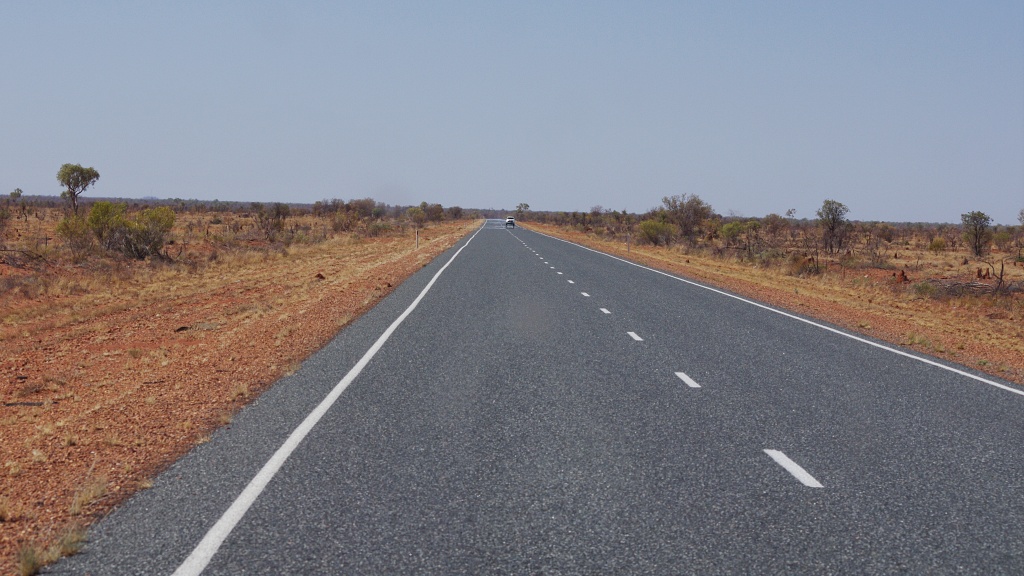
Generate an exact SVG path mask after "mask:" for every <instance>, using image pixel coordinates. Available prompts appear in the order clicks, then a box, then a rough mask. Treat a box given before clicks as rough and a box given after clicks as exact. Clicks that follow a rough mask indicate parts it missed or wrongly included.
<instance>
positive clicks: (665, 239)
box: [638, 220, 679, 246]
mask: <svg viewBox="0 0 1024 576" xmlns="http://www.w3.org/2000/svg"><path fill="white" fill-rule="evenodd" d="M638 227H639V228H640V235H639V238H640V240H643V241H645V242H650V243H651V244H654V245H655V246H668V245H669V244H670V243H671V242H672V239H673V238H674V237H675V236H676V235H677V234H678V230H679V229H678V227H677V226H675V225H674V224H669V223H668V222H659V221H658V220H644V221H643V222H641V223H640V224H639V225H638Z"/></svg>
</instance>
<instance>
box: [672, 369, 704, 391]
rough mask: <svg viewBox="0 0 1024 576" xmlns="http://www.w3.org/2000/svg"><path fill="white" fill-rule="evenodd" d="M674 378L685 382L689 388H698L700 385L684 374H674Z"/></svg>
mask: <svg viewBox="0 0 1024 576" xmlns="http://www.w3.org/2000/svg"><path fill="white" fill-rule="evenodd" d="M676 376H678V377H679V379H680V380H682V381H683V382H686V385H687V386H689V387H690V388H700V384H697V383H696V382H694V381H693V378H690V377H689V376H687V375H686V374H685V373H683V372H676Z"/></svg>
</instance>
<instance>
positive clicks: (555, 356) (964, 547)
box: [45, 220, 1024, 576]
mask: <svg viewBox="0 0 1024 576" xmlns="http://www.w3.org/2000/svg"><path fill="white" fill-rule="evenodd" d="M1020 392H1021V389H1020V388H1018V387H1016V386H1014V385H1012V384H1010V383H1008V382H1004V381H1000V380H997V379H994V378H993V377H991V376H987V375H983V374H980V373H977V372H973V371H971V370H970V369H967V368H964V367H962V366H956V365H953V364H949V363H945V362H943V361H940V360H936V359H933V358H929V357H924V356H919V355H916V354H914V353H910V352H908V351H906V350H903V349H900V348H898V347H895V346H892V345H888V344H885V343H882V342H879V341H874V340H871V339H867V338H864V337H862V336H858V335H855V334H851V333H847V332H845V331H843V330H840V329H837V328H835V327H833V326H829V325H826V324H823V323H820V322H816V321H812V320H809V319H807V318H803V317H800V316H797V315H794V314H790V313H787V312H783V311H780V310H776V309H773V308H770V307H767V306H765V305H763V304H759V303H757V302H752V301H749V300H746V299H743V298H739V297H737V296H735V295H732V294H729V293H726V292H723V291H720V290H716V289H712V288H709V287H706V286H702V285H700V284H696V283H694V282H691V281H689V280H687V279H684V278H679V277H676V276H672V275H669V274H666V273H663V272H659V271H656V270H652V269H649V268H645V267H643V266H639V265H636V264H632V263H629V262H627V261H624V260H621V259H618V258H615V257H612V256H609V255H606V254H602V253H600V252H596V251H594V250H591V249H588V248H584V247H582V246H578V245H575V244H572V243H568V242H565V241H562V240H558V239H555V238H551V237H548V236H545V235H542V234H539V233H536V232H531V231H529V230H524V229H523V228H515V229H506V228H505V226H504V222H503V221H501V220H488V221H487V222H486V223H485V224H484V225H483V226H482V227H481V228H480V229H479V230H477V231H476V232H475V233H473V234H471V235H469V236H467V237H466V238H465V239H464V240H462V241H461V242H460V243H459V244H458V245H456V246H455V247H453V248H452V249H451V250H449V251H448V252H446V253H445V254H443V255H442V256H440V257H438V258H437V259H435V260H434V261H433V262H432V263H431V264H429V265H428V266H426V267H425V268H423V269H422V270H421V271H420V272H418V273H417V274H416V275H414V276H413V277H412V278H410V279H409V280H407V281H406V282H404V283H403V284H402V285H401V286H399V287H398V288H397V289H396V290H395V291H394V292H393V293H392V294H391V295H390V296H388V297H387V298H385V299H384V300H382V301H381V302H380V304H378V305H377V306H376V307H375V308H373V309H372V310H371V311H369V312H368V313H367V314H365V315H364V316H362V317H361V318H360V319H358V320H357V321H355V322H353V323H352V324H351V325H349V326H348V327H347V328H345V329H344V330H343V331H342V332H340V333H339V334H338V335H337V336H336V337H335V338H334V339H333V340H332V341H331V342H330V343H329V344H328V345H327V346H325V347H324V348H323V349H322V350H320V351H319V352H317V353H316V354H314V355H313V356H311V357H310V358H309V359H308V360H307V361H306V362H305V363H304V364H303V365H302V367H301V369H300V370H298V371H297V372H296V373H294V374H293V375H291V376H288V377H286V378H284V379H282V380H281V381H279V382H277V383H276V384H275V385H274V386H273V387H272V388H270V389H269V390H268V391H267V392H265V393H264V394H263V395H261V396H260V397H259V398H258V399H257V400H256V401H255V402H253V403H252V404H251V405H249V406H248V407H247V408H245V409H244V410H243V411H241V412H240V413H239V414H238V415H237V416H236V417H235V419H234V421H233V422H232V424H231V425H230V426H228V427H225V428H224V429H221V430H220V431H218V432H217V433H215V434H214V435H213V437H212V439H211V441H210V442H208V443H206V444H203V445H201V446H198V447H196V448H195V449H194V450H192V451H191V452H190V453H189V454H187V455H186V456H185V457H183V458H182V459H181V460H179V461H178V462H177V463H176V464H174V465H173V466H171V467H170V468H169V469H167V470H166V471H165V472H164V473H162V474H161V475H160V476H159V477H158V478H157V479H156V481H155V485H154V486H153V488H151V489H149V490H146V491H143V492H141V493H139V494H137V495H136V496H134V497H133V498H131V499H130V500H129V501H128V502H126V503H125V504H123V505H122V506H120V507H119V508H118V509H116V510H115V511H114V512H113V513H111V514H110V515H109V516H108V517H107V518H105V519H104V520H102V521H101V522H99V523H98V524H97V525H95V526H94V527H93V528H92V529H91V530H90V532H89V536H88V542H87V543H86V545H85V546H84V548H83V550H82V551H81V552H80V553H79V554H78V555H76V556H73V557H71V558H67V559H65V560H63V561H61V562H59V563H57V564H55V565H53V566H50V567H49V568H47V569H46V570H45V573H47V574H89V575H94V576H98V575H106V574H110V575H123V574H168V575H170V574H174V575H178V576H186V575H198V574H204V575H220V574H396V573H403V574H411V573H417V574H527V573H529V574H536V573H544V574H581V573H589V574H594V573H601V574H736V573H757V574H761V573H771V574H777V573H779V574H781V573H784V574H825V573H857V574H890V573H908V574H943V573H956V574H970V573H974V574H1009V573H1017V574H1019V573H1022V572H1024V451H1022V450H1021V447H1022V446H1024V426H1022V423H1024V396H1022V395H1021V393H1020Z"/></svg>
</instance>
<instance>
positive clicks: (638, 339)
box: [626, 332, 644, 342]
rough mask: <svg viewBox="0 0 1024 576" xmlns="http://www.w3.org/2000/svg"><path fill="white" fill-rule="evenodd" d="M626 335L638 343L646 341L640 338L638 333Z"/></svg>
mask: <svg viewBox="0 0 1024 576" xmlns="http://www.w3.org/2000/svg"><path fill="white" fill-rule="evenodd" d="M626 334H629V337H630V338H632V339H633V340H636V341H637V342H643V341H644V339H643V338H641V337H640V336H638V335H637V333H636V332H626Z"/></svg>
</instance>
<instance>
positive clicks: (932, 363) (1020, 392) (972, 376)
mask: <svg viewBox="0 0 1024 576" xmlns="http://www.w3.org/2000/svg"><path fill="white" fill-rule="evenodd" d="M533 233H534V234H540V235H541V236H547V237H548V238H551V239H553V240H558V241H559V242H565V243H566V244H571V245H573V246H576V247H578V248H582V249H584V250H589V251H591V252H593V253H595V254H600V255H602V256H607V257H609V258H613V259H615V260H618V261H620V262H625V263H626V264H629V265H630V266H636V267H637V268H643V269H644V270H648V271H650V272H654V273H655V274H661V275H662V276H667V277H669V278H672V279H674V280H678V281H680V282H685V283H686V284H690V285H691V286H696V287H697V288H703V289H705V290H710V291H711V292H714V293H716V294H721V295H722V296H728V297H729V298H733V299H736V300H739V301H740V302H746V303H747V304H750V305H751V306H757V307H758V308H763V309H765V310H768V311H769V312H774V313H776V314H781V315H782V316H785V317H787V318H792V319H793V320H797V321H799V322H803V323H804V324H810V325H811V326H815V327H817V328H821V329H822V330H828V331H829V332H832V333H835V334H839V335H840V336H845V337H847V338H849V339H851V340H856V341H857V342H861V343H863V344H867V345H868V346H874V347H875V348H879V349H881V350H885V351H887V352H892V353H893V354H898V355H900V356H903V357H906V358H910V359H913V360H917V361H918V362H923V363H924V364H928V365H929V366H934V367H936V368H941V369H942V370H946V371H947V372H952V373H954V374H959V375H960V376H966V377H967V378H970V379H971V380H974V381H976V382H981V383H983V384H988V385H989V386H995V387H996V388H1000V389H1002V390H1006V391H1007V392H1013V393H1014V394H1017V395H1018V396H1024V390H1022V389H1017V388H1011V387H1009V386H1007V385H1005V384H1000V383H999V382H995V381H992V380H989V379H988V378H982V377H981V376H978V375H975V374H971V373H970V372H964V371H963V370H960V369H958V368H953V367H952V366H946V365H945V364H941V363H939V362H936V361H934V360H929V359H928V358H924V357H921V356H916V355H914V354H911V353H909V352H904V351H903V350H897V349H896V348H893V347H891V346H886V345H884V344H879V343H878V342H872V341H871V340H868V339H867V338H861V337H860V336H856V335H854V334H850V333H848V332H843V331H842V330H838V329H836V328H832V327H831V326H825V325H824V324H819V323H817V322H814V321H813V320H808V319H807V318H801V317H799V316H797V315H796V314H790V313H789V312H784V311H782V310H779V309H777V308H772V307H771V306H768V305H766V304H761V303H760V302H754V301H753V300H748V299H746V298H743V297H742V296H737V295H735V294H730V293H728V292H726V291H724V290H719V289H718V288H712V287H711V286H705V285H703V284H701V283H699V282H694V281H693V280H687V279H686V278H680V277H679V276H673V275H672V274H669V273H668V272H662V271H661V270H655V269H654V268H650V267H647V266H644V265H643V264H637V263H636V262H630V261H629V260H626V259H625V258H619V257H618V256H613V255H611V254H608V253H605V252H601V251H600V250H594V249H593V248H588V247H586V246H583V245H582V244H577V243H575V242H570V241H568V240H562V239H561V238H557V237H555V236H551V235H548V234H544V233H543V232H536V231H533Z"/></svg>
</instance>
